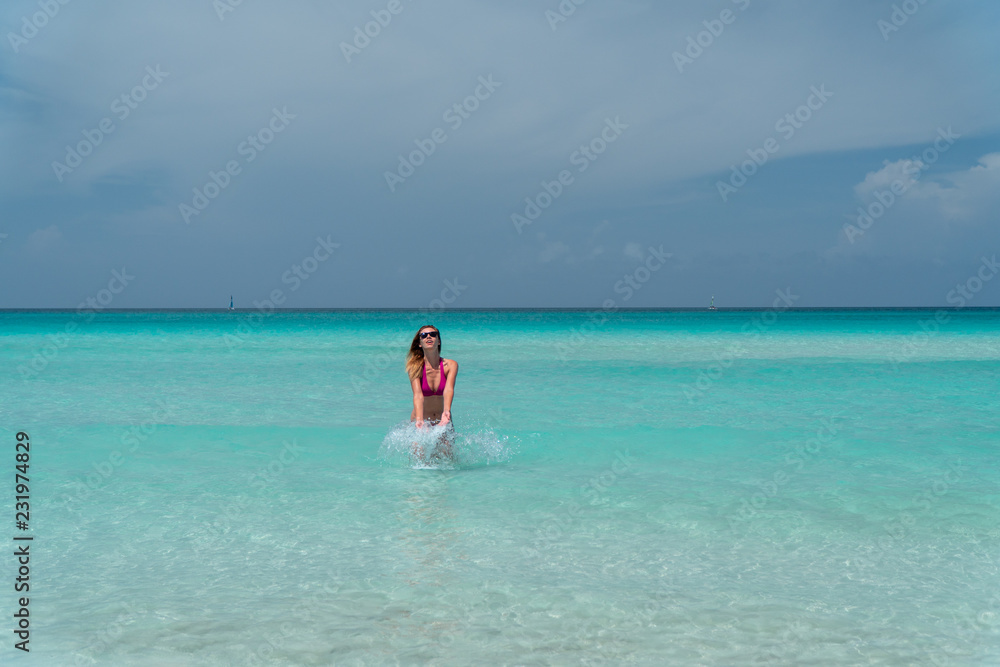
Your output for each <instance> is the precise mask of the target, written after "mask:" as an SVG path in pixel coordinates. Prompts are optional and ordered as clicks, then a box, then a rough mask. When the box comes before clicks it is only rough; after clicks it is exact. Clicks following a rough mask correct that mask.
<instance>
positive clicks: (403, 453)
mask: <svg viewBox="0 0 1000 667" xmlns="http://www.w3.org/2000/svg"><path fill="white" fill-rule="evenodd" d="M513 451H514V450H513V447H512V446H511V443H510V442H509V438H508V436H506V435H502V434H499V433H497V432H496V431H495V430H493V429H492V428H489V427H486V426H477V425H475V424H472V425H471V426H468V427H465V426H463V427H462V428H461V429H454V428H452V427H450V426H441V425H437V424H435V425H432V426H425V427H424V428H417V427H416V425H415V424H414V423H413V422H409V421H407V422H402V423H400V424H397V425H396V426H394V427H393V428H392V429H391V430H390V431H389V432H388V433H387V434H386V436H385V438H384V439H383V440H382V446H381V447H380V448H379V458H380V459H381V460H383V461H386V462H388V463H390V464H394V465H408V466H410V467H412V468H414V469H437V470H441V469H444V470H449V469H456V468H473V467H477V466H482V465H492V464H496V463H502V462H504V461H507V460H509V459H510V457H511V455H512V453H513Z"/></svg>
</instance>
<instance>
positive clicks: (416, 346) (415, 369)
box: [406, 324, 441, 380]
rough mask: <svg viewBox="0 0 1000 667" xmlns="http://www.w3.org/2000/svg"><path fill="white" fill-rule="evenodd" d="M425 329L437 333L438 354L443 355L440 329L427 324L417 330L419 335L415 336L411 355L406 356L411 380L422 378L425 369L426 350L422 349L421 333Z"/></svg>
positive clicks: (411, 344) (407, 370) (407, 369)
mask: <svg viewBox="0 0 1000 667" xmlns="http://www.w3.org/2000/svg"><path fill="white" fill-rule="evenodd" d="M424 329H434V331H437V339H438V354H441V332H440V331H438V328H437V327H436V326H434V325H433V324H425V325H424V326H422V327H420V328H419V329H417V333H415V334H413V342H412V343H410V353H409V354H407V355H406V374H407V375H409V376H410V379H411V380H416V379H417V378H418V377H420V374H421V372H422V371H423V369H424V350H423V348H422V347H420V332H421V331H423V330H424Z"/></svg>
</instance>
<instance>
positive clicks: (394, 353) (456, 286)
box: [351, 278, 469, 393]
mask: <svg viewBox="0 0 1000 667" xmlns="http://www.w3.org/2000/svg"><path fill="white" fill-rule="evenodd" d="M443 284H444V287H443V288H442V289H441V295H440V297H439V298H434V299H431V301H430V303H428V304H427V307H426V308H420V309H419V310H417V311H416V312H415V313H413V314H411V315H409V316H408V317H407V318H406V325H407V326H408V327H411V328H413V327H418V326H423V325H424V324H425V323H427V322H430V321H432V319H433V315H436V314H437V313H440V312H443V311H444V310H445V309H446V308H448V307H449V306H451V304H453V303H455V301H456V300H457V299H458V297H460V296H461V295H462V293H463V292H465V290H467V289H469V286H468V285H463V284H462V283H461V282H460V281H459V279H458V278H455V279H454V280H445V281H444V283H443ZM402 358H403V357H402V356H401V353H400V348H399V347H398V346H395V345H393V346H391V347H390V348H389V349H386V350H383V351H382V352H379V353H378V354H375V355H372V356H370V357H369V358H368V359H366V360H365V369H364V371H363V372H362V373H361V377H358V375H357V374H356V373H355V374H352V375H351V385H352V386H353V387H354V392H355V393H361V392H362V391H364V390H366V389H367V388H368V386H369V385H370V384H371V382H372V381H373V380H375V379H376V378H377V377H378V376H379V374H380V373H383V372H385V370H386V369H387V368H389V367H391V366H398V365H400V364H401V363H402Z"/></svg>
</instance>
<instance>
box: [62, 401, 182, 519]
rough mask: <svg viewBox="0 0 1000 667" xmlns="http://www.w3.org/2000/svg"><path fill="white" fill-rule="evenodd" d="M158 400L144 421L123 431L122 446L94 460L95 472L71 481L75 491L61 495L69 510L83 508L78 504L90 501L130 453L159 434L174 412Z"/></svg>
mask: <svg viewBox="0 0 1000 667" xmlns="http://www.w3.org/2000/svg"><path fill="white" fill-rule="evenodd" d="M155 403H156V410H155V411H154V412H153V415H152V416H151V418H150V419H147V420H146V421H144V422H142V423H141V424H134V425H132V426H130V427H129V428H128V430H127V431H125V432H124V433H122V435H121V437H120V438H119V439H118V442H119V444H120V445H121V449H114V450H112V451H111V452H109V453H108V455H107V456H104V457H102V458H101V459H100V460H99V461H96V462H95V461H92V462H91V464H90V467H91V468H93V472H88V473H87V475H86V476H84V477H81V478H80V479H79V480H76V481H73V482H72V483H71V484H70V489H71V490H72V493H64V494H62V503H63V505H64V506H65V507H66V509H68V510H76V509H80V508H79V507H76V506H75V505H76V504H78V503H81V502H87V501H88V500H90V498H91V496H93V494H94V493H95V492H97V491H100V490H101V489H103V488H105V487H106V483H107V482H108V480H110V479H111V478H112V477H113V476H114V474H115V472H116V471H117V470H118V469H119V468H121V467H122V466H123V465H124V464H125V462H126V461H127V460H129V456H130V455H133V454H135V452H136V451H138V449H139V447H140V445H142V444H143V443H144V442H146V440H148V439H149V438H150V437H151V436H152V435H153V434H154V433H156V431H157V429H158V428H159V425H160V424H162V423H163V421H164V420H165V419H166V418H167V417H168V416H169V415H170V414H171V413H172V410H171V407H170V405H168V404H167V403H166V402H165V401H163V400H162V399H157V400H156V401H155Z"/></svg>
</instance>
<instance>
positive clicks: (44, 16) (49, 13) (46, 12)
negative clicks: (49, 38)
mask: <svg viewBox="0 0 1000 667" xmlns="http://www.w3.org/2000/svg"><path fill="white" fill-rule="evenodd" d="M69 3H70V0H38V7H39V9H40V10H41V11H37V12H35V13H34V14H32V15H31V18H28V16H22V17H21V30H20V32H17V33H15V32H8V33H7V41H9V42H10V47H11V48H12V49H14V53H19V52H20V50H21V47H22V46H24V45H25V44H27V43H28V40H29V39H32V38H34V37H35V35H37V34H38V31H39V30H41V29H42V28H44V27H45V26H47V25H48V24H49V21H51V20H52V19H54V18H55V17H56V14H58V13H59V10H60V9H62V8H63V7H65V6H66V5H68V4H69Z"/></svg>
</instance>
